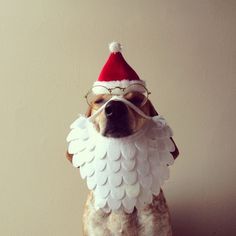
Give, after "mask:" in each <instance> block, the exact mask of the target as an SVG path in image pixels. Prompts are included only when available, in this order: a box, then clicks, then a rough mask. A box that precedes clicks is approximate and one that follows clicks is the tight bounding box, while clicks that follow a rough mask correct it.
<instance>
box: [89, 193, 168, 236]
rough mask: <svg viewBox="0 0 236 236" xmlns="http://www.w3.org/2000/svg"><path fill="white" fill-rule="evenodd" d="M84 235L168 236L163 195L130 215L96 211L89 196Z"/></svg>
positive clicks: (166, 211)
mask: <svg viewBox="0 0 236 236" xmlns="http://www.w3.org/2000/svg"><path fill="white" fill-rule="evenodd" d="M84 235H87V236H91V235H92V236H100V235H105V236H113V235H114V236H118V235H123V236H124V235H125V236H129V235H130V236H146V235H148V236H149V235H150V236H152V235H153V236H154V235H160V236H167V235H168V236H170V235H172V232H171V224H170V215H169V210H168V206H167V204H166V201H165V198H164V195H163V193H162V192H161V193H160V194H159V196H157V197H155V198H154V200H153V202H152V204H150V205H148V206H146V207H145V208H143V209H142V210H139V211H136V210H135V211H134V212H133V213H132V214H127V213H125V212H118V213H110V214H106V213H104V212H103V211H102V210H98V211H96V210H95V208H94V199H93V196H92V194H90V196H89V198H88V200H87V203H86V208H85V213H84Z"/></svg>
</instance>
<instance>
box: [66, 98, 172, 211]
mask: <svg viewBox="0 0 236 236" xmlns="http://www.w3.org/2000/svg"><path fill="white" fill-rule="evenodd" d="M117 100H118V99H117ZM119 100H120V99H119ZM122 100H123V99H122ZM104 107H105V106H104ZM90 121H91V118H86V117H84V116H80V117H79V118H78V119H77V120H75V121H74V122H73V123H72V125H71V131H70V133H69V135H68V137H67V141H68V142H69V147H68V152H69V153H70V154H73V158H72V163H73V166H74V167H80V174H81V177H82V178H83V179H86V181H87V186H88V188H89V189H90V190H92V191H93V193H94V197H95V207H96V209H102V210H104V211H105V212H110V211H117V210H124V211H125V212H127V213H131V212H133V210H134V207H136V208H137V210H139V209H141V208H142V207H143V206H144V205H146V204H150V203H152V200H153V195H155V196H157V195H158V194H159V192H160V188H161V186H162V185H163V183H164V181H165V180H167V179H168V178H169V168H168V165H172V164H173V163H174V158H173V156H172V154H171V153H170V152H173V151H174V150H175V146H174V144H173V142H172V141H171V139H170V137H172V131H171V129H170V127H169V126H168V125H167V124H166V122H163V121H164V119H163V118H160V116H156V117H152V118H150V119H149V121H147V123H146V125H145V126H144V127H143V128H142V129H141V130H140V131H138V132H137V133H135V134H133V135H130V136H127V137H123V138H110V137H109V138H108V137H104V136H102V135H101V134H99V133H98V132H97V131H96V129H95V128H94V125H93V123H92V122H90Z"/></svg>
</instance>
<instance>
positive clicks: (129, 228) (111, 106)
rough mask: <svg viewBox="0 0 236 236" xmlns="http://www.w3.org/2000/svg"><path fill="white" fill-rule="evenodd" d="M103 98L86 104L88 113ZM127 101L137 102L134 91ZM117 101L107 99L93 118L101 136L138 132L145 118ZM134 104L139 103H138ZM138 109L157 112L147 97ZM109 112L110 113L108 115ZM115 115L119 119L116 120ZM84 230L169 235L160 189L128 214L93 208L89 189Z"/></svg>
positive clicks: (106, 235) (88, 234)
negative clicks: (140, 208)
mask: <svg viewBox="0 0 236 236" xmlns="http://www.w3.org/2000/svg"><path fill="white" fill-rule="evenodd" d="M104 96H105V97H104ZM132 99H133V101H132ZM105 100H106V95H102V96H101V95H100V96H97V97H96V99H95V100H94V103H93V105H92V106H91V107H89V110H88V112H87V116H90V115H91V114H93V112H94V111H96V109H98V108H99V107H100V106H101V105H102V104H103V103H104V101H105ZM130 101H132V102H134V103H135V102H136V101H135V94H134V95H131V97H130ZM118 103H122V102H118ZM118 103H117V102H109V103H108V104H107V107H106V108H107V109H104V111H103V112H101V113H100V114H99V115H98V116H97V118H96V119H95V121H94V125H95V127H96V129H97V131H98V132H100V133H101V134H103V135H104V136H107V137H116V138H119V137H124V136H128V135H131V134H133V133H135V132H137V131H138V130H139V129H141V128H142V126H143V125H144V124H145V119H144V118H142V117H141V116H140V115H138V114H137V113H136V112H135V111H133V110H132V109H130V108H129V107H128V106H127V105H125V104H124V103H123V104H118ZM136 105H137V106H138V104H136ZM140 109H141V110H142V111H143V112H145V113H146V114H147V115H149V116H155V115H157V114H158V113H157V112H156V110H155V109H154V107H153V105H152V104H151V102H150V101H149V100H148V101H147V102H146V104H145V105H144V106H142V107H140ZM117 110H118V111H117ZM112 113H114V114H116V113H117V114H118V117H115V115H114V117H113V118H112ZM124 113H125V114H126V115H125V117H123V116H124V115H123V114H124ZM109 114H110V115H111V116H109ZM122 117H123V118H122ZM118 119H119V122H117V121H118ZM116 124H117V127H116ZM172 141H173V140H172ZM173 142H174V141H173ZM178 154H179V152H178V149H177V147H176V146H175V151H174V152H173V153H172V155H173V157H174V158H176V157H177V156H178ZM67 158H68V159H69V160H70V161H71V160H72V156H71V155H69V154H68V153H67ZM83 233H84V235H85V236H118V235H122V236H167V235H168V236H170V235H172V229H171V221H170V213H169V209H168V206H167V203H166V200H165V197H164V194H163V191H162V190H161V192H160V194H159V195H158V196H155V197H154V198H153V202H152V203H151V204H149V205H147V206H145V207H144V208H143V209H142V210H139V211H137V210H136V209H135V210H134V211H133V212H132V213H131V214H128V213H125V212H111V213H105V212H103V211H102V210H96V209H95V207H94V197H93V193H92V192H90V193H89V196H88V199H87V201H86V205H85V210H84V215H83Z"/></svg>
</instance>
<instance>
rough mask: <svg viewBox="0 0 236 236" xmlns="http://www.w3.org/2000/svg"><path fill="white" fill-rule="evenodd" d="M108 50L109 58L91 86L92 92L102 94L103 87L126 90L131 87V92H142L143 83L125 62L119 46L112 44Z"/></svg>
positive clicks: (118, 44)
mask: <svg viewBox="0 0 236 236" xmlns="http://www.w3.org/2000/svg"><path fill="white" fill-rule="evenodd" d="M109 49H110V52H111V53H110V56H109V58H108V60H107V62H106V63H105V65H104V66H103V68H102V71H101V72H100V75H99V77H98V80H97V81H96V82H94V84H93V89H92V90H93V92H94V93H96V94H99V93H104V91H105V90H106V89H104V87H106V88H108V89H113V88H116V87H119V88H127V87H128V86H130V85H132V86H131V87H132V90H138V91H140V90H142V88H143V86H145V82H144V81H143V80H141V79H140V78H139V76H138V75H137V73H136V72H135V71H134V70H133V69H132V67H131V66H130V65H129V64H128V63H127V62H126V61H125V59H124V57H123V56H122V54H121V44H120V43H117V42H112V43H110V44H109ZM135 85H137V86H135ZM139 85H141V86H139ZM106 91H107V90H106Z"/></svg>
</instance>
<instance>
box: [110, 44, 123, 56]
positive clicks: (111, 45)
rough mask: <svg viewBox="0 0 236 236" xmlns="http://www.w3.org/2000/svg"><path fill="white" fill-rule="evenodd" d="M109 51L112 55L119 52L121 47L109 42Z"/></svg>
mask: <svg viewBox="0 0 236 236" xmlns="http://www.w3.org/2000/svg"><path fill="white" fill-rule="evenodd" d="M109 50H110V52H113V53H117V52H121V50H122V46H121V44H120V43H118V42H111V43H109Z"/></svg>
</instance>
